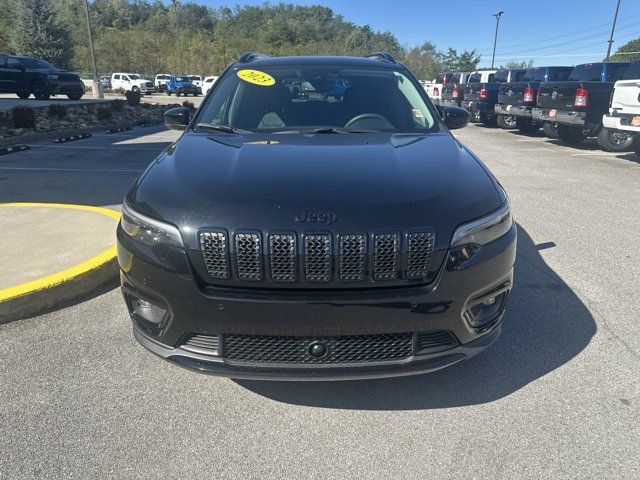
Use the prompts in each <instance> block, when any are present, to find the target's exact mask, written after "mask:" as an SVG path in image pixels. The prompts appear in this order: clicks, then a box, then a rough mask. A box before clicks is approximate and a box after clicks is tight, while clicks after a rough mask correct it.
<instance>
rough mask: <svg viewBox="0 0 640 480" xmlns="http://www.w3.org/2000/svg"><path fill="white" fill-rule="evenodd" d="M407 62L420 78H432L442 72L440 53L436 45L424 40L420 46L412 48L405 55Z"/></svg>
mask: <svg viewBox="0 0 640 480" xmlns="http://www.w3.org/2000/svg"><path fill="white" fill-rule="evenodd" d="M405 64H406V65H407V66H408V67H409V68H410V69H411V71H412V72H413V74H414V75H415V76H417V77H418V78H421V79H425V80H431V79H433V78H435V76H436V75H437V74H438V73H440V71H441V70H440V69H441V67H440V54H439V53H438V51H437V50H436V46H435V45H434V44H433V43H430V42H424V43H423V44H422V45H421V46H419V47H413V48H410V49H409V51H408V52H407V56H406V57H405Z"/></svg>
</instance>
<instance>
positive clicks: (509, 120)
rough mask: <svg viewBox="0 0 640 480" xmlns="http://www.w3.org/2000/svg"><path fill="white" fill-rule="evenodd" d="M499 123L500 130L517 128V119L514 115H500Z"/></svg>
mask: <svg viewBox="0 0 640 480" xmlns="http://www.w3.org/2000/svg"><path fill="white" fill-rule="evenodd" d="M497 122H498V126H499V127H500V128H504V129H505V130H509V129H512V128H517V125H516V117H515V116H514V115H498V120H497Z"/></svg>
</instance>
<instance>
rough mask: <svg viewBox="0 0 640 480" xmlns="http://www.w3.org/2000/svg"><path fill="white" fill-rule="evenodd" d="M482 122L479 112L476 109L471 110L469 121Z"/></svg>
mask: <svg viewBox="0 0 640 480" xmlns="http://www.w3.org/2000/svg"><path fill="white" fill-rule="evenodd" d="M480 122H482V118H480V112H479V111H478V110H472V111H471V123H480Z"/></svg>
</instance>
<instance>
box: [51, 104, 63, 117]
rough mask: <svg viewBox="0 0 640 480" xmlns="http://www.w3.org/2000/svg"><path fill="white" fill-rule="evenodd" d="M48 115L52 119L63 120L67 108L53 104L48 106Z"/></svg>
mask: <svg viewBox="0 0 640 480" xmlns="http://www.w3.org/2000/svg"><path fill="white" fill-rule="evenodd" d="M49 115H51V116H52V117H58V118H64V117H65V116H66V115H67V107H66V106H64V105H60V104H59V103H54V104H53V105H50V106H49Z"/></svg>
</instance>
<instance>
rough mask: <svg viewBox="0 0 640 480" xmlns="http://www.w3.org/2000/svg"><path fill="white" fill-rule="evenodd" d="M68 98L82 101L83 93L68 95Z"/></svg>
mask: <svg viewBox="0 0 640 480" xmlns="http://www.w3.org/2000/svg"><path fill="white" fill-rule="evenodd" d="M67 97H69V100H80V99H81V98H82V94H81V93H70V94H69V95H67Z"/></svg>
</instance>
